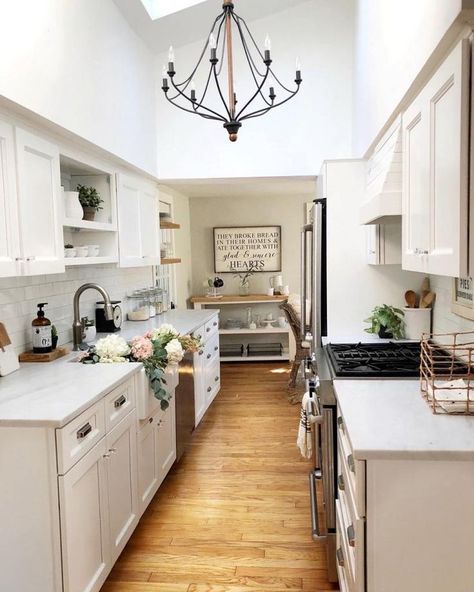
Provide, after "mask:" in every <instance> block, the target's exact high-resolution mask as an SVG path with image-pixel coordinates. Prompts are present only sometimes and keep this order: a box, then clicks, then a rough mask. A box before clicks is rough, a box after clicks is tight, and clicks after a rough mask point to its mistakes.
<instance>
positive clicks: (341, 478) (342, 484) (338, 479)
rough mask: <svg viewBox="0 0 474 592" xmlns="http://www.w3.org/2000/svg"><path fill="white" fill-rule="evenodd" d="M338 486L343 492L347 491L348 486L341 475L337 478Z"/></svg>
mask: <svg viewBox="0 0 474 592" xmlns="http://www.w3.org/2000/svg"><path fill="white" fill-rule="evenodd" d="M337 486H338V487H339V489H340V490H341V491H344V490H345V489H346V484H345V483H344V477H343V476H342V475H339V477H338V478H337Z"/></svg>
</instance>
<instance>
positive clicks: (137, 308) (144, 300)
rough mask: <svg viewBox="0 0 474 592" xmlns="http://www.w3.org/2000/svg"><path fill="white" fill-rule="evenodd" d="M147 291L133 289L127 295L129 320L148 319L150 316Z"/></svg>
mask: <svg viewBox="0 0 474 592" xmlns="http://www.w3.org/2000/svg"><path fill="white" fill-rule="evenodd" d="M147 292H148V291H147V290H135V291H134V292H133V293H132V294H131V295H130V296H127V299H128V300H129V304H128V320H129V321H148V319H149V318H150V299H149V295H148V293H147Z"/></svg>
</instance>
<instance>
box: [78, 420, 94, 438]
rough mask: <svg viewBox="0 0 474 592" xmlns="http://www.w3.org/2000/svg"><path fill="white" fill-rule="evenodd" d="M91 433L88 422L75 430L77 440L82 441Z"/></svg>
mask: <svg viewBox="0 0 474 592" xmlns="http://www.w3.org/2000/svg"><path fill="white" fill-rule="evenodd" d="M91 432H92V426H91V424H90V423H89V422H87V423H86V425H83V426H82V428H80V429H79V430H77V432H76V437H77V439H78V440H83V439H84V438H85V437H86V436H87V435H88V434H90V433H91Z"/></svg>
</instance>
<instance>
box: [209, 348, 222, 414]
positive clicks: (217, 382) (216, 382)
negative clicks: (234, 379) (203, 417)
mask: <svg viewBox="0 0 474 592" xmlns="http://www.w3.org/2000/svg"><path fill="white" fill-rule="evenodd" d="M220 388H221V364H220V360H219V356H216V357H215V358H213V361H212V363H211V364H209V366H208V367H207V368H206V402H207V406H208V405H209V404H210V403H211V402H212V400H213V399H214V397H215V396H216V395H217V393H218V392H219V390H220Z"/></svg>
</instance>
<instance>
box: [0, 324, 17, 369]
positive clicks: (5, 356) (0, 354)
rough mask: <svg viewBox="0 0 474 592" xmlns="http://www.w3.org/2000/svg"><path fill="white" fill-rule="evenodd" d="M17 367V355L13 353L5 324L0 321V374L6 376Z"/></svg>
mask: <svg viewBox="0 0 474 592" xmlns="http://www.w3.org/2000/svg"><path fill="white" fill-rule="evenodd" d="M19 367H20V364H19V362H18V356H16V355H15V351H14V349H13V346H12V344H11V341H10V337H9V336H8V333H7V330H6V328H5V325H4V324H3V323H0V376H7V375H8V374H11V373H12V372H15V370H18V369H19Z"/></svg>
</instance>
